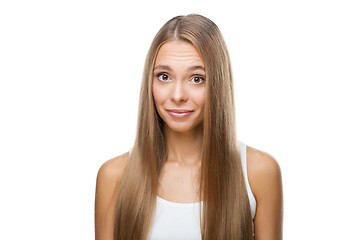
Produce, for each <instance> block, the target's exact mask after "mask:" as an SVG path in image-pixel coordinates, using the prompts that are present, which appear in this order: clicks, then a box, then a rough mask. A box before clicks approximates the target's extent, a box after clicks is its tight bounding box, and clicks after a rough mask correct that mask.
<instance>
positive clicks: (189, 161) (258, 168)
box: [95, 40, 283, 240]
mask: <svg viewBox="0 0 360 240" xmlns="http://www.w3.org/2000/svg"><path fill="white" fill-rule="evenodd" d="M152 91H153V96H154V101H155V105H156V108H157V111H158V113H159V115H160V116H161V117H162V119H163V120H164V122H165V134H166V139H167V145H168V159H167V161H166V163H165V165H164V167H163V169H162V172H161V176H160V179H159V190H158V195H159V197H161V198H163V199H166V200H168V201H172V202H177V203H191V202H197V201H199V199H198V188H199V174H200V150H201V146H202V131H201V129H202V122H203V116H204V105H205V98H206V75H205V66H204V63H203V61H202V59H201V57H200V56H199V54H198V52H197V51H196V49H195V48H194V47H193V46H192V45H191V44H190V43H187V42H184V41H178V40H174V41H170V42H167V43H165V44H164V45H163V46H162V47H161V48H160V50H159V52H158V55H157V57H156V59H155V65H154V75H153V86H152ZM169 109H170V110H172V109H182V110H181V111H183V110H186V111H191V113H190V114H188V115H187V116H186V117H181V118H179V117H174V116H173V115H172V114H171V113H169ZM170 112H171V111H170ZM180 115H181V113H180ZM128 156H129V155H128V153H126V154H124V155H121V156H119V157H116V158H113V159H111V160H109V161H107V162H105V163H104V164H103V165H102V166H101V168H100V169H99V172H98V176H97V183H96V196H95V238H96V240H112V239H113V228H114V225H113V221H114V212H115V201H116V199H115V196H117V188H118V183H119V181H120V180H121V175H122V171H123V168H124V165H125V163H126V160H127V159H128ZM247 168H248V178H249V183H250V186H251V189H252V192H253V194H254V197H255V199H256V202H257V209H256V216H255V219H254V226H255V239H256V240H263V239H266V240H278V239H282V215H283V214H282V181H281V172H280V168H279V165H278V164H277V162H276V161H275V159H274V158H273V157H271V156H270V155H269V154H266V153H264V152H261V151H259V150H256V149H254V148H251V147H247Z"/></svg>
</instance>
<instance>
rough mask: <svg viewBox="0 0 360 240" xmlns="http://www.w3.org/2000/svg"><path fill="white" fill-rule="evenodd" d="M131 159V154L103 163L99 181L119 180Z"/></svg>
mask: <svg viewBox="0 0 360 240" xmlns="http://www.w3.org/2000/svg"><path fill="white" fill-rule="evenodd" d="M128 158H129V153H128V152H127V153H125V154H122V155H120V156H117V157H114V158H112V159H110V160H108V161H106V162H105V163H103V164H102V165H101V167H100V169H99V171H98V176H97V179H98V181H99V180H116V181H117V180H119V178H120V177H121V174H122V171H123V169H124V167H125V163H126V161H127V159H128Z"/></svg>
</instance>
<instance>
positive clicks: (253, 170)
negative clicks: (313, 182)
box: [247, 148, 283, 240]
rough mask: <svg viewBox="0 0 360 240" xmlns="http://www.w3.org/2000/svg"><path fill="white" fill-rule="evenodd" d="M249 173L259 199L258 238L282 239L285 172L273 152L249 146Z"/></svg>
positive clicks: (257, 201)
mask: <svg viewBox="0 0 360 240" xmlns="http://www.w3.org/2000/svg"><path fill="white" fill-rule="evenodd" d="M247 162H248V176H249V182H250V185H251V189H252V192H253V194H254V196H255V199H256V214H255V219H254V227H255V239H256V240H262V239H267V240H268V239H269V240H280V239H282V221H283V192H282V180H281V171H280V167H279V165H278V163H277V162H276V160H275V159H274V158H273V157H271V156H270V155H268V154H266V153H263V152H260V151H258V150H255V149H252V148H248V151H247Z"/></svg>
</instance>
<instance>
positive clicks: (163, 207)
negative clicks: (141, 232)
mask: <svg viewBox="0 0 360 240" xmlns="http://www.w3.org/2000/svg"><path fill="white" fill-rule="evenodd" d="M239 150H240V156H241V164H242V168H243V173H244V178H245V184H246V188H247V192H248V197H249V202H250V209H251V216H252V218H253V219H254V216H255V211H256V200H255V197H254V195H253V193H252V191H251V188H250V184H249V180H248V176H247V166H246V145H245V144H243V143H242V142H239ZM200 206H202V202H196V203H175V202H169V201H167V200H165V199H162V198H160V197H157V199H156V208H155V214H154V223H153V225H152V227H151V229H150V232H149V237H148V239H149V240H169V239H171V240H201V229H200Z"/></svg>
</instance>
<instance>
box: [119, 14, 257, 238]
mask: <svg viewBox="0 0 360 240" xmlns="http://www.w3.org/2000/svg"><path fill="white" fill-rule="evenodd" d="M172 40H180V41H186V42H189V43H191V44H192V45H193V46H194V47H195V48H196V49H197V51H198V52H199V55H200V56H201V57H202V59H203V61H204V64H205V71H206V91H207V92H206V101H205V110H204V122H203V146H202V155H201V173H200V186H199V194H200V195H199V197H200V200H201V201H202V202H203V207H202V209H201V211H202V213H203V214H202V218H201V219H200V225H201V237H202V239H203V240H211V239H228V240H235V239H241V240H249V239H253V229H252V217H251V211H250V204H249V199H248V195H247V189H246V185H245V180H244V174H243V171H242V166H241V159H240V152H239V149H238V143H237V138H236V129H235V107H234V95H233V79H232V73H231V64H230V59H229V53H228V50H227V47H226V45H225V41H224V39H223V37H222V34H221V32H220V30H219V29H218V27H217V26H216V24H215V23H213V22H212V21H211V20H210V19H208V18H206V17H203V16H201V15H196V14H191V15H187V16H177V17H174V18H172V19H171V20H169V21H168V22H167V23H165V25H164V26H163V27H162V28H161V29H160V30H159V32H158V33H157V34H156V36H155V38H154V39H153V42H152V44H151V46H150V49H149V51H148V54H147V57H146V61H145V66H144V72H143V79H142V85H141V92H140V101H139V112H138V123H137V134H136V138H135V143H134V146H133V148H132V151H131V154H130V156H129V159H128V160H127V162H126V166H125V171H124V174H123V176H122V178H121V181H120V183H119V191H118V198H117V203H116V214H115V219H114V221H115V225H114V239H115V240H120V239H122V240H124V239H126V240H127V239H136V240H145V239H147V237H148V234H149V230H150V228H151V225H152V223H153V215H154V209H155V204H156V196H157V189H158V183H159V182H158V181H159V176H160V172H161V170H162V167H163V165H164V163H165V161H166V159H167V145H166V137H165V135H164V122H163V120H162V119H161V117H160V116H159V114H158V113H157V111H156V107H155V104H154V99H153V95H152V78H153V68H154V62H155V58H156V55H157V52H158V51H159V49H160V47H161V46H162V45H163V44H164V43H166V42H168V41H172Z"/></svg>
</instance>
